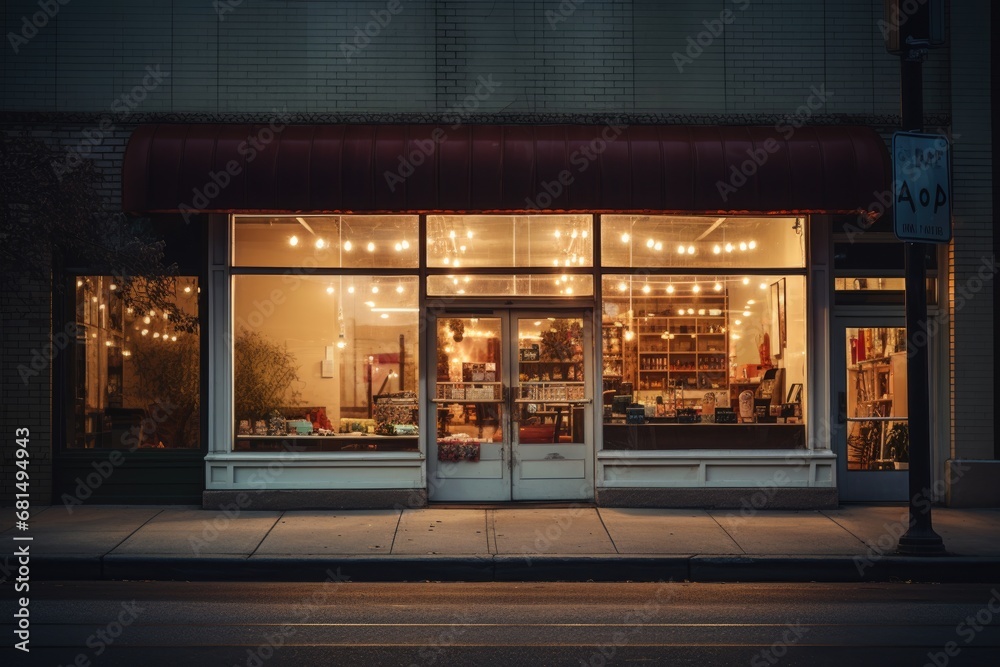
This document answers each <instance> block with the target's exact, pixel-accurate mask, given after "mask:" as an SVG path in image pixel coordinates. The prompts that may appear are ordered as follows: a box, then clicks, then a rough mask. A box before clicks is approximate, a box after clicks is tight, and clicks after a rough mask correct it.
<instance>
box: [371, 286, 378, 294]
mask: <svg viewBox="0 0 1000 667" xmlns="http://www.w3.org/2000/svg"><path fill="white" fill-rule="evenodd" d="M372 294H378V285H372Z"/></svg>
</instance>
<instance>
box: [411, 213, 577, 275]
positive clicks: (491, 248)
mask: <svg viewBox="0 0 1000 667" xmlns="http://www.w3.org/2000/svg"><path fill="white" fill-rule="evenodd" d="M592 224H593V217H592V216H589V215H569V214H565V215H429V216H427V265H428V266H430V267H439V268H448V267H458V268H489V267H494V268H504V267H528V266H534V267H540V266H563V267H571V266H576V267H582V266H593V261H594V260H593V255H594V248H593V235H592Z"/></svg>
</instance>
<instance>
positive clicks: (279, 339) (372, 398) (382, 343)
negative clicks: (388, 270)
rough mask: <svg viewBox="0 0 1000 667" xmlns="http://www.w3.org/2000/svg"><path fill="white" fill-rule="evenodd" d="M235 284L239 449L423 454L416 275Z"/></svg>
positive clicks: (239, 279)
mask: <svg viewBox="0 0 1000 667" xmlns="http://www.w3.org/2000/svg"><path fill="white" fill-rule="evenodd" d="M234 282H235V285H234V291H233V313H234V316H235V322H234V327H233V330H234V344H233V347H234V353H233V376H234V413H235V414H234V418H235V432H236V434H237V435H236V443H235V448H236V449H237V450H242V451H255V450H261V451H268V450H278V449H288V448H294V449H297V450H300V451H400V450H407V451H416V450H417V448H418V447H417V423H418V422H417V395H418V394H417V391H418V371H419V368H418V347H417V342H418V332H419V328H420V326H419V312H418V310H419V309H418V307H417V303H418V301H417V300H418V295H417V278H416V277H409V276H406V277H403V276H391V277H389V276H336V277H323V278H321V277H317V276H305V277H304V276H297V277H295V278H294V280H289V279H288V277H287V276H246V275H244V276H236V277H235V279H234Z"/></svg>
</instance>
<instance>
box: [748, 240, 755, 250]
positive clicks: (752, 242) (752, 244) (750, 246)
mask: <svg viewBox="0 0 1000 667" xmlns="http://www.w3.org/2000/svg"><path fill="white" fill-rule="evenodd" d="M747 247H748V248H750V249H751V250H753V249H754V248H756V247H757V242H756V241H751V242H750V243H748V244H747Z"/></svg>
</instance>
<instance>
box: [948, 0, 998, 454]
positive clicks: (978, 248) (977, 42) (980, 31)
mask: <svg viewBox="0 0 1000 667" xmlns="http://www.w3.org/2000/svg"><path fill="white" fill-rule="evenodd" d="M990 9H991V8H990V3H989V2H986V1H985V0H976V1H974V2H967V3H953V4H952V11H953V12H954V14H953V16H952V30H953V37H952V38H953V46H952V71H951V81H952V83H951V85H952V91H951V99H952V102H953V105H954V108H953V111H952V114H953V131H954V132H955V133H956V135H957V138H956V139H955V142H954V154H953V157H952V164H953V169H954V173H953V175H952V188H953V201H954V216H953V220H954V241H953V242H952V243H951V247H950V248H949V256H950V257H949V258H950V263H951V266H952V284H951V288H950V292H951V294H950V297H951V298H950V302H951V311H952V320H951V321H952V327H951V331H950V334H951V341H950V343H951V344H950V349H951V354H950V365H951V374H952V377H953V378H954V382H953V384H952V386H953V402H952V406H953V412H952V456H953V457H954V458H965V459H992V458H994V456H995V450H994V442H993V438H994V422H993V419H994V395H995V389H996V378H995V377H994V375H993V355H994V338H993V290H994V287H995V276H993V277H992V279H989V280H984V281H981V282H980V281H979V278H980V276H979V274H978V271H979V270H980V269H981V268H982V267H983V266H984V261H987V260H989V261H995V259H996V258H995V256H994V254H993V247H994V245H993V227H994V211H993V199H992V198H993V190H992V185H993V184H992V141H993V137H992V131H991V120H992V117H991V113H990V104H991V101H990V76H989V72H988V71H986V70H988V68H989V62H990V23H991V21H990V19H989V15H990ZM994 20H995V18H994ZM980 285H981V287H979V286H980ZM977 287H978V289H977ZM963 300H964V304H963V303H962V301H963ZM959 305H961V307H960V308H959V307H957V306H959Z"/></svg>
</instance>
